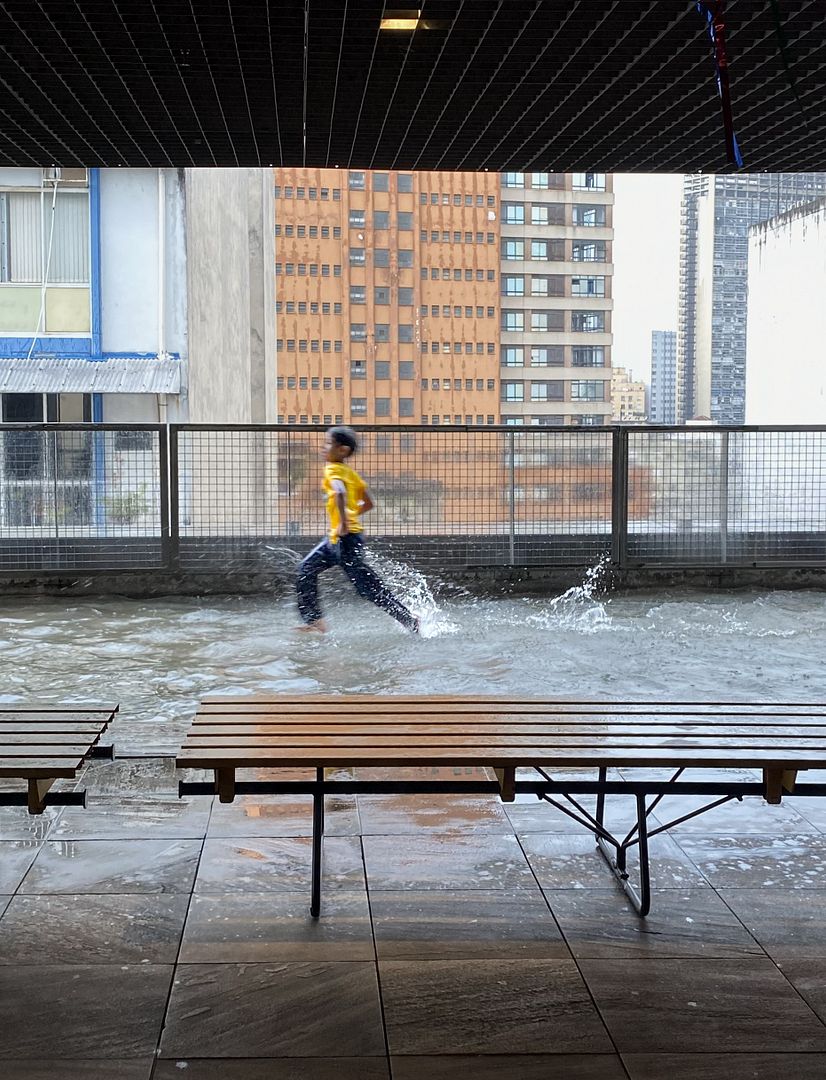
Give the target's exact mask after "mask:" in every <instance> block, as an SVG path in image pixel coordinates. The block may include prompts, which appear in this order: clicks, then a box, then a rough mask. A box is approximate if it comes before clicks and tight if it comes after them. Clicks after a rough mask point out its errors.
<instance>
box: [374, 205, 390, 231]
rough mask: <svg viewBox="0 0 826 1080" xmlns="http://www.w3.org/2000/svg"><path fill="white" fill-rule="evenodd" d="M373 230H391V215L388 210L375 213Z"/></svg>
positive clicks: (375, 211)
mask: <svg viewBox="0 0 826 1080" xmlns="http://www.w3.org/2000/svg"><path fill="white" fill-rule="evenodd" d="M373 228H374V229H378V230H381V229H389V228H390V214H389V212H388V211H387V210H374V211H373Z"/></svg>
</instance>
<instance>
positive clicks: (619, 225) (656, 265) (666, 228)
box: [613, 173, 683, 382]
mask: <svg viewBox="0 0 826 1080" xmlns="http://www.w3.org/2000/svg"><path fill="white" fill-rule="evenodd" d="M682 183H683V178H682V176H661V175H648V174H633V175H632V174H629V173H615V174H614V198H615V203H614V354H613V363H614V365H615V366H617V367H625V368H631V370H632V371H633V372H634V375H635V376H636V377H637V378H642V379H645V381H646V382H648V381H649V379H650V372H651V331H652V330H676V329H677V289H678V284H679V253H680V195H681V193H682Z"/></svg>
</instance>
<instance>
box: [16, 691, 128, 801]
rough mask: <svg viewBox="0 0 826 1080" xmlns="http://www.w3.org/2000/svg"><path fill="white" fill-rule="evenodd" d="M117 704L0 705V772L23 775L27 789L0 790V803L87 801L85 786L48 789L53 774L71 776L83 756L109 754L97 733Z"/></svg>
mask: <svg viewBox="0 0 826 1080" xmlns="http://www.w3.org/2000/svg"><path fill="white" fill-rule="evenodd" d="M117 711H118V706H117V705H114V706H107V707H105V708H103V707H98V706H90V707H88V708H87V707H84V706H76V705H71V706H65V707H60V706H52V705H31V706H14V707H10V708H6V709H2V710H0V778H3V779H12V780H24V781H25V782H26V791H0V806H27V807H28V809H29V813H30V814H42V813H43V811H44V809H45V808H46V806H47V805H54V804H58V805H62V806H78V805H79V806H85V805H86V793H85V792H84V791H67V792H60V793H58V792H51V791H50V789H51V787H52V785H53V784H54V783H55V781H56V780H63V779H72V778H73V777H75V776H76V775H77V772H78V770H79V769H80V768H81V767H82V765H83V764H84V762H85V761H86V759H87V758H90V757H107V758H111V757H112V756H113V750H112V747H111V746H101V745H100V739H101V736H102V735H103V733H104V732H105V731H106V729H107V728H108V727H109V724H110V723H111V721H112V719H113V717H114V716H115V714H116V713H117Z"/></svg>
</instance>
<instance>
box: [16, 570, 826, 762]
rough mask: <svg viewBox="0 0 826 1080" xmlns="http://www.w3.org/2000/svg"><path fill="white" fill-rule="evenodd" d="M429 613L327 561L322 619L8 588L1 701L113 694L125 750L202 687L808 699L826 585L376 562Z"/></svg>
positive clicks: (817, 681) (248, 606) (165, 734)
mask: <svg viewBox="0 0 826 1080" xmlns="http://www.w3.org/2000/svg"><path fill="white" fill-rule="evenodd" d="M382 570H383V572H384V573H385V575H386V576H387V578H388V580H390V581H393V583H394V585H395V587H396V589H397V591H398V593H399V595H400V596H401V597H403V598H404V599H405V600H406V602H407V603H408V604H409V605H410V606H411V607H412V608H414V609H415V610H416V611H417V612H419V613H421V615H422V618H423V633H422V635H421V636H420V637H412V636H411V635H410V634H408V633H407V632H405V631H404V630H402V629H401V628H400V627H399V626H398V625H397V624H396V623H395V622H394V621H393V620H392V619H391V618H389V617H388V616H387V615H386V614H384V613H383V612H382V611H379V610H378V609H376V608H374V607H372V606H371V605H369V604H367V603H365V602H363V601H360V600H358V599H357V598H356V597H354V595H353V594H352V592H351V590H350V588H349V586H348V585H347V583H346V582H344V583H342V581H341V580H336V579H337V578H338V575H337V573H335V572H334V573H332V574H329V575H327V577H326V578H325V579H324V582H323V585H324V593H323V596H324V601H325V607H326V610H327V616H328V623H329V625H330V628H331V632H330V633H329V634H328V635H327V636H326V637H323V638H322V637H321V636H316V635H304V634H297V633H295V631H294V629H293V628H294V627H295V625H296V624H297V622H298V618H297V615H296V612H295V608H294V605H293V600H292V597H281V598H278V597H274V596H263V597H260V598H254V597H252V598H251V597H239V598H208V599H188V598H170V599H166V600H146V601H144V600H126V599H116V598H115V599H113V598H110V597H106V598H102V599H100V598H99V599H91V598H90V599H89V600H81V601H79V600H77V599H75V598H71V599H66V600H61V599H59V598H58V599H55V598H52V599H29V598H27V599H25V600H4V601H3V602H2V603H0V674H2V679H0V702H4V703H11V704H13V703H14V702H17V701H21V702H22V701H32V700H35V701H40V702H73V703H74V702H87V703H88V702H99V703H101V704H108V703H109V702H111V701H117V702H118V703H119V704H120V706H121V715H120V718H119V719H118V720H117V722H116V725H115V727H114V729H113V734H114V737H115V741H116V743H117V749H118V752H119V753H121V754H157V753H162V754H167V753H170V754H171V753H174V752H175V751H176V749H177V747H178V744H179V740H180V737H181V735H182V733H183V732H184V731H185V729H186V726H187V724H188V722H189V720H190V718H191V716H192V713H193V710H194V707H195V705H196V703H197V701H198V699H199V698H200V697H201V696H202V695H204V694H206V693H216V692H221V693H224V692H234V693H243V692H247V691H256V690H268V691H289V692H291V693H294V692H305V691H306V692H307V693H324V692H331V691H342V692H348V691H350V692H365V693H386V694H402V693H404V694H412V693H447V694H451V693H456V694H460V693H480V694H502V695H507V694H509V693H512V692H518V693H520V694H524V695H536V696H537V697H541V696H570V697H572V698H578V697H591V698H593V697H612V698H617V699H621V698H632V699H640V698H642V699H646V698H651V699H652V700H663V699H669V698H670V699H672V700H674V699H678V700H679V699H682V698H688V699H691V700H693V699H706V700H720V699H723V700H725V699H740V700H746V701H748V700H753V699H755V700H756V699H765V700H766V701H783V700H786V701H810V700H812V701H816V700H823V697H824V688H825V686H824V675H823V657H824V655H826V593H821V592H813V591H801V592H750V591H737V592H709V593H698V592H690V593H680V592H672V593H664V594H657V595H653V594H639V593H636V594H626V595H623V596H616V597H613V598H612V597H610V596H609V597H601V598H600V597H598V596H595V595H593V594H592V589H591V586H590V585H588V584H586V585H585V587H583V588H575V589H571V590H569V591H568V592H567V593H565V594H564V595H562V596H559V597H553V598H548V599H544V598H543V599H537V598H531V599H520V598H513V597H508V598H498V599H493V598H486V599H481V598H478V597H472V596H470V595H463V594H461V593H460V592H457V590H455V589H448V588H445V587H439V586H437V585H435V584H434V583H433V582H432V581H431V582H427V581H425V579H424V578H422V577H421V575H419V574H417V573H415V572H413V571H410V570H409V569H407V568H405V567H403V566H398V565H395V564H392V565H389V566H387V565H385V566H383V567H382Z"/></svg>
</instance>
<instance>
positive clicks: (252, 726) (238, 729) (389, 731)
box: [187, 720, 826, 739]
mask: <svg viewBox="0 0 826 1080" xmlns="http://www.w3.org/2000/svg"><path fill="white" fill-rule="evenodd" d="M493 732H494V729H492V727H491V726H490V725H488V724H477V723H472V724H471V723H468V724H457V723H455V722H454V723H449V724H433V723H429V722H428V723H425V722H422V723H420V724H413V723H406V724H405V723H396V724H394V723H389V722H381V723H362V724H354V723H349V724H329V723H327V721H326V720H325V721H318V722H316V723H306V724H295V723H289V724H275V723H272V724H268V723H247V724H226V725H224V724H194V725H193V726H192V727H191V728H190V730H189V732H188V733H187V738H198V739H211V738H222V739H236V738H248V737H249V736H251V735H267V736H271V737H273V738H277V737H285V738H286V737H289V736H291V735H327V736H329V737H331V738H335V737H336V736H344V735H369V736H381V735H421V736H424V735H484V736H490V735H491V734H493ZM665 733H668V734H674V735H675V736H682V735H696V736H698V737H699V736H709V737H711V736H714V735H727V736H732V735H737V736H740V737H742V738H744V739H759V738H763V737H764V736H781V737H788V738H791V737H794V738H796V739H820V738H826V724H819V725H818V726H815V725H811V726H810V727H807V728H805V729H803V730H799V729H798V728H797V726H796V725H792V724H788V725H780V724H771V725H767V724H751V725H743V724H705V725H701V724H688V723H687V724H645V725H637V724H628V723H622V724H621V723H617V724H595V723H594V724H531V723H516V722H513V723H507V724H505V723H502V724H497V725H496V728H495V734H496V735H500V734H502V735H533V736H540V737H548V738H551V737H555V736H560V737H563V736H570V735H575V736H577V737H578V738H594V739H597V738H602V737H603V736H606V735H638V736H640V737H641V738H654V737H656V736H657V735H662V734H665Z"/></svg>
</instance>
